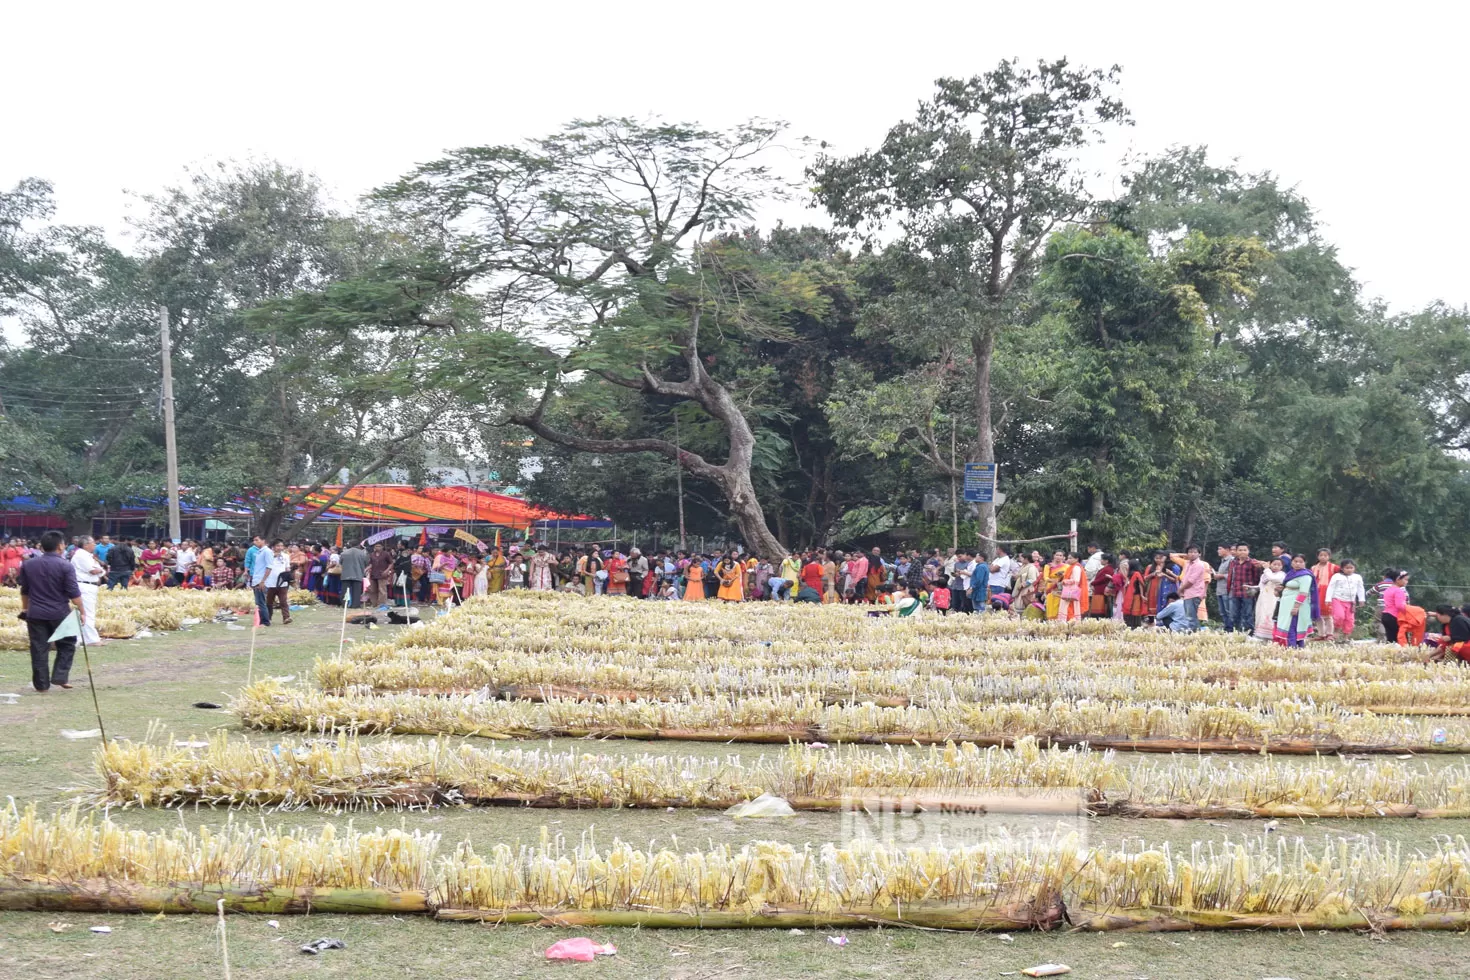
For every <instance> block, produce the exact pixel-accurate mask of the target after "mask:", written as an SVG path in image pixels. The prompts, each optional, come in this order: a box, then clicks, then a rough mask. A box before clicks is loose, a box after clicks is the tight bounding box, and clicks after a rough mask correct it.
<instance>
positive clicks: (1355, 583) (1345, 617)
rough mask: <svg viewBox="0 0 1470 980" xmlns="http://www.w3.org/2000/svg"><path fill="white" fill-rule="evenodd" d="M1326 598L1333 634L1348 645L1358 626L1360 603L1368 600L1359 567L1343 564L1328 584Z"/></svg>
mask: <svg viewBox="0 0 1470 980" xmlns="http://www.w3.org/2000/svg"><path fill="white" fill-rule="evenodd" d="M1326 597H1327V604H1328V609H1329V610H1330V617H1331V620H1332V629H1333V633H1334V635H1335V636H1337V637H1340V638H1341V640H1342V642H1344V643H1346V642H1347V641H1349V640H1351V639H1352V638H1353V628H1354V627H1355V626H1356V625H1357V611H1358V603H1360V602H1364V601H1366V599H1367V596H1366V594H1365V593H1364V591H1363V576H1361V575H1359V574H1358V567H1357V566H1356V565H1354V564H1353V563H1352V562H1350V561H1345V562H1343V563H1342V567H1341V568H1340V569H1338V571H1337V573H1336V574H1335V575H1333V576H1332V578H1331V579H1329V580H1328V582H1327V592H1326ZM1325 618H1327V617H1324V619H1325Z"/></svg>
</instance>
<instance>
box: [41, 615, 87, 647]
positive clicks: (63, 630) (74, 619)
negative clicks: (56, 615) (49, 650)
mask: <svg viewBox="0 0 1470 980" xmlns="http://www.w3.org/2000/svg"><path fill="white" fill-rule="evenodd" d="M80 618H81V617H80V614H79V613H78V612H77V611H76V610H75V609H73V610H72V611H71V612H69V613H67V614H66V618H65V619H63V620H62V621H61V625H60V626H58V627H56V632H55V633H52V634H51V638H50V639H49V640H47V641H46V642H47V643H55V642H56V641H57V640H70V639H74V638H76V637H78V636H81V635H82V630H81V625H80V623H79V622H78V620H79V619H80Z"/></svg>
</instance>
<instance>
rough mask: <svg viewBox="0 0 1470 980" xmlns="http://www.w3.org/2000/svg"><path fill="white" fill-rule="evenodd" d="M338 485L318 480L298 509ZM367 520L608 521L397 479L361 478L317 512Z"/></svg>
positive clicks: (518, 524) (516, 524)
mask: <svg viewBox="0 0 1470 980" xmlns="http://www.w3.org/2000/svg"><path fill="white" fill-rule="evenodd" d="M340 489H341V487H340V486H324V487H322V488H321V489H320V490H318V491H317V492H315V493H312V494H308V495H307V496H305V497H304V498H302V499H300V500H297V501H295V503H296V507H297V511H298V513H299V512H301V511H305V510H308V509H311V508H315V507H318V506H320V505H321V504H323V503H326V502H327V501H328V500H330V499H331V498H332V497H333V496H335V495H336V493H337V491H339V490H340ZM318 520H321V521H347V522H355V523H372V524H422V523H442V524H496V525H499V526H501V527H509V528H516V529H519V530H524V529H526V528H529V527H532V526H533V525H534V526H548V527H556V526H560V527H611V526H612V522H611V521H604V520H599V519H598V518H595V517H589V516H588V515H586V514H558V513H556V512H555V511H551V510H547V509H546V508H544V507H537V506H535V505H534V504H530V503H527V502H526V501H524V500H522V499H520V498H519V497H510V496H506V495H505V494H503V493H491V492H490V491H488V490H480V489H478V488H476V487H467V486H449V487H424V488H423V489H419V488H416V487H412V486H409V485H407V484H398V483H365V484H361V485H359V486H356V487H353V488H352V489H351V490H349V491H348V492H347V493H346V494H345V495H344V496H343V497H342V499H341V500H338V501H337V502H336V503H334V504H332V505H331V507H330V508H329V509H328V510H327V511H326V513H324V514H322V515H321V517H319V518H318Z"/></svg>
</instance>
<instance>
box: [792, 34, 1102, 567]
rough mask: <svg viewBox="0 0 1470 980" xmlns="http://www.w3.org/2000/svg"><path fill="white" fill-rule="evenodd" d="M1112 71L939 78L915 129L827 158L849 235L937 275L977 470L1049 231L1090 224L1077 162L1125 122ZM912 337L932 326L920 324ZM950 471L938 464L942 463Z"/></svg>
mask: <svg viewBox="0 0 1470 980" xmlns="http://www.w3.org/2000/svg"><path fill="white" fill-rule="evenodd" d="M1117 73H1118V69H1117V68H1116V67H1115V68H1113V69H1112V70H1110V71H1089V70H1086V69H1080V68H1074V67H1072V66H1071V65H1069V64H1068V63H1067V61H1066V60H1065V59H1063V60H1060V61H1054V62H1047V61H1042V62H1040V63H1039V64H1038V65H1037V66H1036V67H1035V68H1027V67H1022V66H1021V65H1020V64H1019V62H1018V61H1015V60H1012V61H1003V62H1001V63H1000V65H998V66H997V67H996V68H995V69H993V70H991V71H989V72H986V73H985V74H983V75H976V76H974V77H972V78H969V79H956V78H943V79H940V80H939V82H938V83H937V91H936V93H935V95H934V97H933V98H932V99H930V100H928V101H925V102H922V103H920V104H919V108H918V111H917V113H916V114H915V117H914V118H913V119H912V120H907V121H904V122H901V123H899V124H897V125H896V126H894V127H893V128H892V129H890V130H889V131H888V135H887V137H886V138H885V139H884V141H883V143H882V144H881V145H880V146H879V147H878V148H877V149H876V150H873V151H869V152H865V153H860V154H858V155H856V156H852V157H846V158H840V157H833V156H823V157H821V158H820V159H819V160H818V161H817V163H816V165H815V166H814V167H813V168H812V174H813V176H814V177H815V179H816V182H817V187H816V192H817V197H818V199H819V200H820V201H821V203H822V204H824V205H825V206H826V207H827V209H828V211H829V212H830V213H831V214H832V216H833V218H834V219H835V220H836V221H837V222H838V223H839V224H841V225H844V226H846V227H849V228H854V229H861V230H863V231H864V232H865V233H866V234H867V235H868V236H869V237H870V238H871V239H879V238H881V237H883V236H884V235H885V234H889V233H891V232H892V231H893V230H894V229H895V228H896V230H897V231H898V232H899V233H900V234H901V236H902V247H904V248H905V249H906V250H908V251H909V252H911V253H912V254H914V255H916V256H919V257H921V258H922V259H923V260H925V261H927V262H928V263H930V264H931V266H932V268H931V271H930V272H929V278H930V279H932V280H934V281H935V282H938V283H942V284H943V286H944V289H945V295H946V297H947V299H948V304H949V306H950V310H949V312H948V313H947V315H946V319H947V320H949V321H951V322H952V323H953V324H954V331H955V334H956V336H957V337H958V338H960V341H961V342H962V343H964V344H966V345H967V346H968V347H969V349H970V355H971V356H970V358H969V366H970V369H971V372H972V380H971V398H972V403H973V410H974V420H973V425H974V441H973V443H972V445H971V447H970V456H971V458H972V459H974V460H984V461H993V460H995V458H996V457H995V426H994V421H993V412H992V395H991V365H992V360H993V357H994V353H995V346H996V339H997V336H998V334H999V333H1000V331H1001V330H1002V329H1004V328H1005V327H1006V326H1008V325H1010V324H1013V323H1015V322H1016V320H1017V315H1016V307H1017V304H1018V300H1019V299H1020V298H1021V296H1022V295H1024V292H1025V288H1026V287H1027V285H1028V284H1029V282H1030V280H1031V277H1032V274H1033V272H1034V270H1035V266H1036V262H1037V259H1038V255H1039V253H1040V250H1041V249H1042V247H1043V245H1044V244H1045V242H1046V240H1047V238H1048V236H1049V235H1050V234H1051V232H1052V231H1053V230H1055V229H1057V228H1059V227H1062V226H1065V225H1066V224H1068V223H1070V222H1075V221H1079V220H1082V219H1083V218H1084V217H1086V216H1087V215H1088V212H1089V206H1090V199H1089V196H1088V194H1087V190H1086V188H1085V186H1084V180H1083V173H1082V171H1081V170H1080V169H1079V168H1078V164H1077V160H1076V156H1077V153H1078V152H1079V151H1080V150H1081V149H1083V148H1084V147H1086V146H1087V145H1088V144H1090V143H1091V142H1093V141H1094V140H1096V139H1097V138H1098V137H1099V136H1100V135H1101V133H1102V129H1103V126H1104V125H1105V124H1108V123H1120V122H1124V121H1126V119H1127V113H1126V110H1125V109H1124V108H1123V105H1122V103H1121V102H1120V101H1119V100H1118V99H1117V98H1115V97H1114V96H1113V95H1112V94H1110V91H1111V89H1112V87H1113V84H1114V83H1115V81H1116V78H1117ZM911 326H912V327H913V328H914V329H919V330H922V329H924V327H925V324H924V322H923V321H922V319H921V320H919V321H917V322H913V323H912V324H911ZM941 469H942V465H941ZM981 529H982V531H981V544H982V547H985V548H990V547H992V546H993V544H994V541H995V536H996V533H995V508H994V506H993V505H992V504H982V505H981Z"/></svg>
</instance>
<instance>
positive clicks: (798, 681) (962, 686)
mask: <svg viewBox="0 0 1470 980" xmlns="http://www.w3.org/2000/svg"><path fill="white" fill-rule="evenodd" d="M373 646H374V647H375V649H373V650H369V651H354V653H353V655H352V656H351V657H350V658H344V659H341V660H335V659H333V660H318V661H317V664H316V676H317V681H318V683H319V684H321V686H322V687H323V688H325V689H326V690H329V691H334V692H342V691H346V690H348V689H353V688H360V687H369V688H371V689H373V690H376V691H418V692H446V693H456V692H457V693H467V692H470V691H475V690H477V689H481V688H488V689H490V690H491V691H493V692H494V693H495V694H496V696H498V697H503V698H530V699H537V698H542V697H545V696H546V695H547V694H554V695H557V696H561V697H571V698H576V697H580V698H592V699H597V698H601V699H619V700H658V699H666V698H680V697H688V696H697V695H700V694H704V693H721V694H729V695H741V696H759V695H767V694H778V693H791V694H798V693H799V694H803V695H807V696H811V697H815V698H818V699H819V700H823V701H849V700H863V701H876V702H879V703H883V704H890V705H907V704H919V705H924V704H935V703H943V702H948V701H964V702H971V703H994V702H1018V701H1052V700H1083V699H1087V700H1095V701H1173V702H1185V703H1195V704H1211V703H1227V704H1239V705H1246V706H1252V707H1260V706H1266V705H1270V704H1274V703H1276V702H1278V701H1280V700H1282V699H1283V698H1300V699H1304V700H1311V701H1314V702H1316V703H1318V704H1323V705H1339V706H1342V707H1347V708H1353V709H1358V710H1363V709H1371V710H1374V711H1378V712H1383V713H1404V714H1438V715H1455V714H1465V713H1467V712H1470V674H1467V673H1466V672H1465V671H1462V670H1460V669H1458V668H1457V667H1455V666H1454V665H1434V666H1433V668H1429V669H1427V668H1426V666H1425V665H1421V664H1416V665H1407V664H1405V665H1393V666H1392V667H1388V666H1385V667H1384V668H1383V670H1381V671H1379V674H1380V678H1381V679H1366V678H1361V677H1338V678H1334V679H1331V680H1290V681H1288V680H1255V679H1249V678H1242V677H1241V676H1240V675H1241V674H1242V673H1245V672H1246V671H1244V670H1241V669H1239V668H1237V669H1236V670H1235V671H1233V672H1229V671H1227V670H1226V669H1224V668H1223V667H1222V669H1220V670H1219V671H1218V672H1202V671H1199V670H1196V669H1193V668H1190V667H1178V666H1174V665H1160V666H1158V667H1150V666H1145V665H1139V664H1120V665H1119V666H1118V669H1116V670H1112V669H1110V670H1108V671H1106V672H1099V671H1098V670H1097V667H1096V665H1095V664H1091V663H1087V662H1085V661H1081V660H1076V661H1065V662H1051V663H1046V664H1044V665H1043V664H1037V663H1034V662H1031V661H1029V660H1028V661H1022V662H1020V663H1017V662H1015V661H1010V660H1007V659H1005V656H1006V653H1007V652H1008V651H1004V650H1003V651H1000V652H999V653H998V655H996V656H995V657H994V658H993V659H983V660H982V659H978V658H977V659H976V660H974V661H971V662H965V663H943V664H934V663H926V662H924V661H916V660H905V659H903V658H902V657H901V656H895V657H892V658H891V659H888V660H886V661H879V659H878V651H875V650H872V649H869V650H868V651H866V655H865V656H864V657H862V658H852V659H860V660H861V663H860V665H859V664H852V663H850V661H849V660H848V659H847V658H842V659H841V660H839V661H838V662H836V663H834V659H833V658H832V657H831V656H830V655H829V656H828V657H826V658H824V659H822V660H821V662H819V663H816V664H814V665H812V666H802V667H795V666H790V665H789V664H788V663H787V662H786V661H785V660H783V659H780V658H778V657H775V656H771V655H768V654H765V653H764V652H760V653H751V652H748V651H742V652H740V653H738V654H731V653H724V654H719V655H714V656H711V654H710V652H709V651H704V659H703V660H701V659H699V655H698V654H694V653H690V654H689V655H687V656H683V657H674V656H666V655H652V656H650V655H640V654H634V653H627V652H621V651H620V652H614V653H610V654H596V653H594V651H591V650H587V649H582V648H580V647H575V648H574V647H572V646H571V644H566V645H565V646H563V647H561V648H558V649H547V650H539V651H534V652H533V651H530V650H526V649H519V650H514V651H511V650H500V651H496V652H494V653H489V652H486V653H481V652H479V651H475V652H460V651H454V650H445V649H443V648H434V649H427V648H417V647H414V648H409V649H407V650H404V651H402V652H400V651H398V650H397V649H396V648H394V647H392V646H391V645H389V644H378V645H373ZM384 648H386V652H385V650H384ZM591 656H596V659H595V660H594V659H589V657H591ZM813 659H814V660H815V659H817V658H813ZM880 662H881V663H882V664H883V665H882V666H875V665H876V664H878V663H880ZM1389 670H1392V671H1395V672H1396V673H1395V674H1394V675H1393V676H1385V675H1386V673H1387V671H1389Z"/></svg>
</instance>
